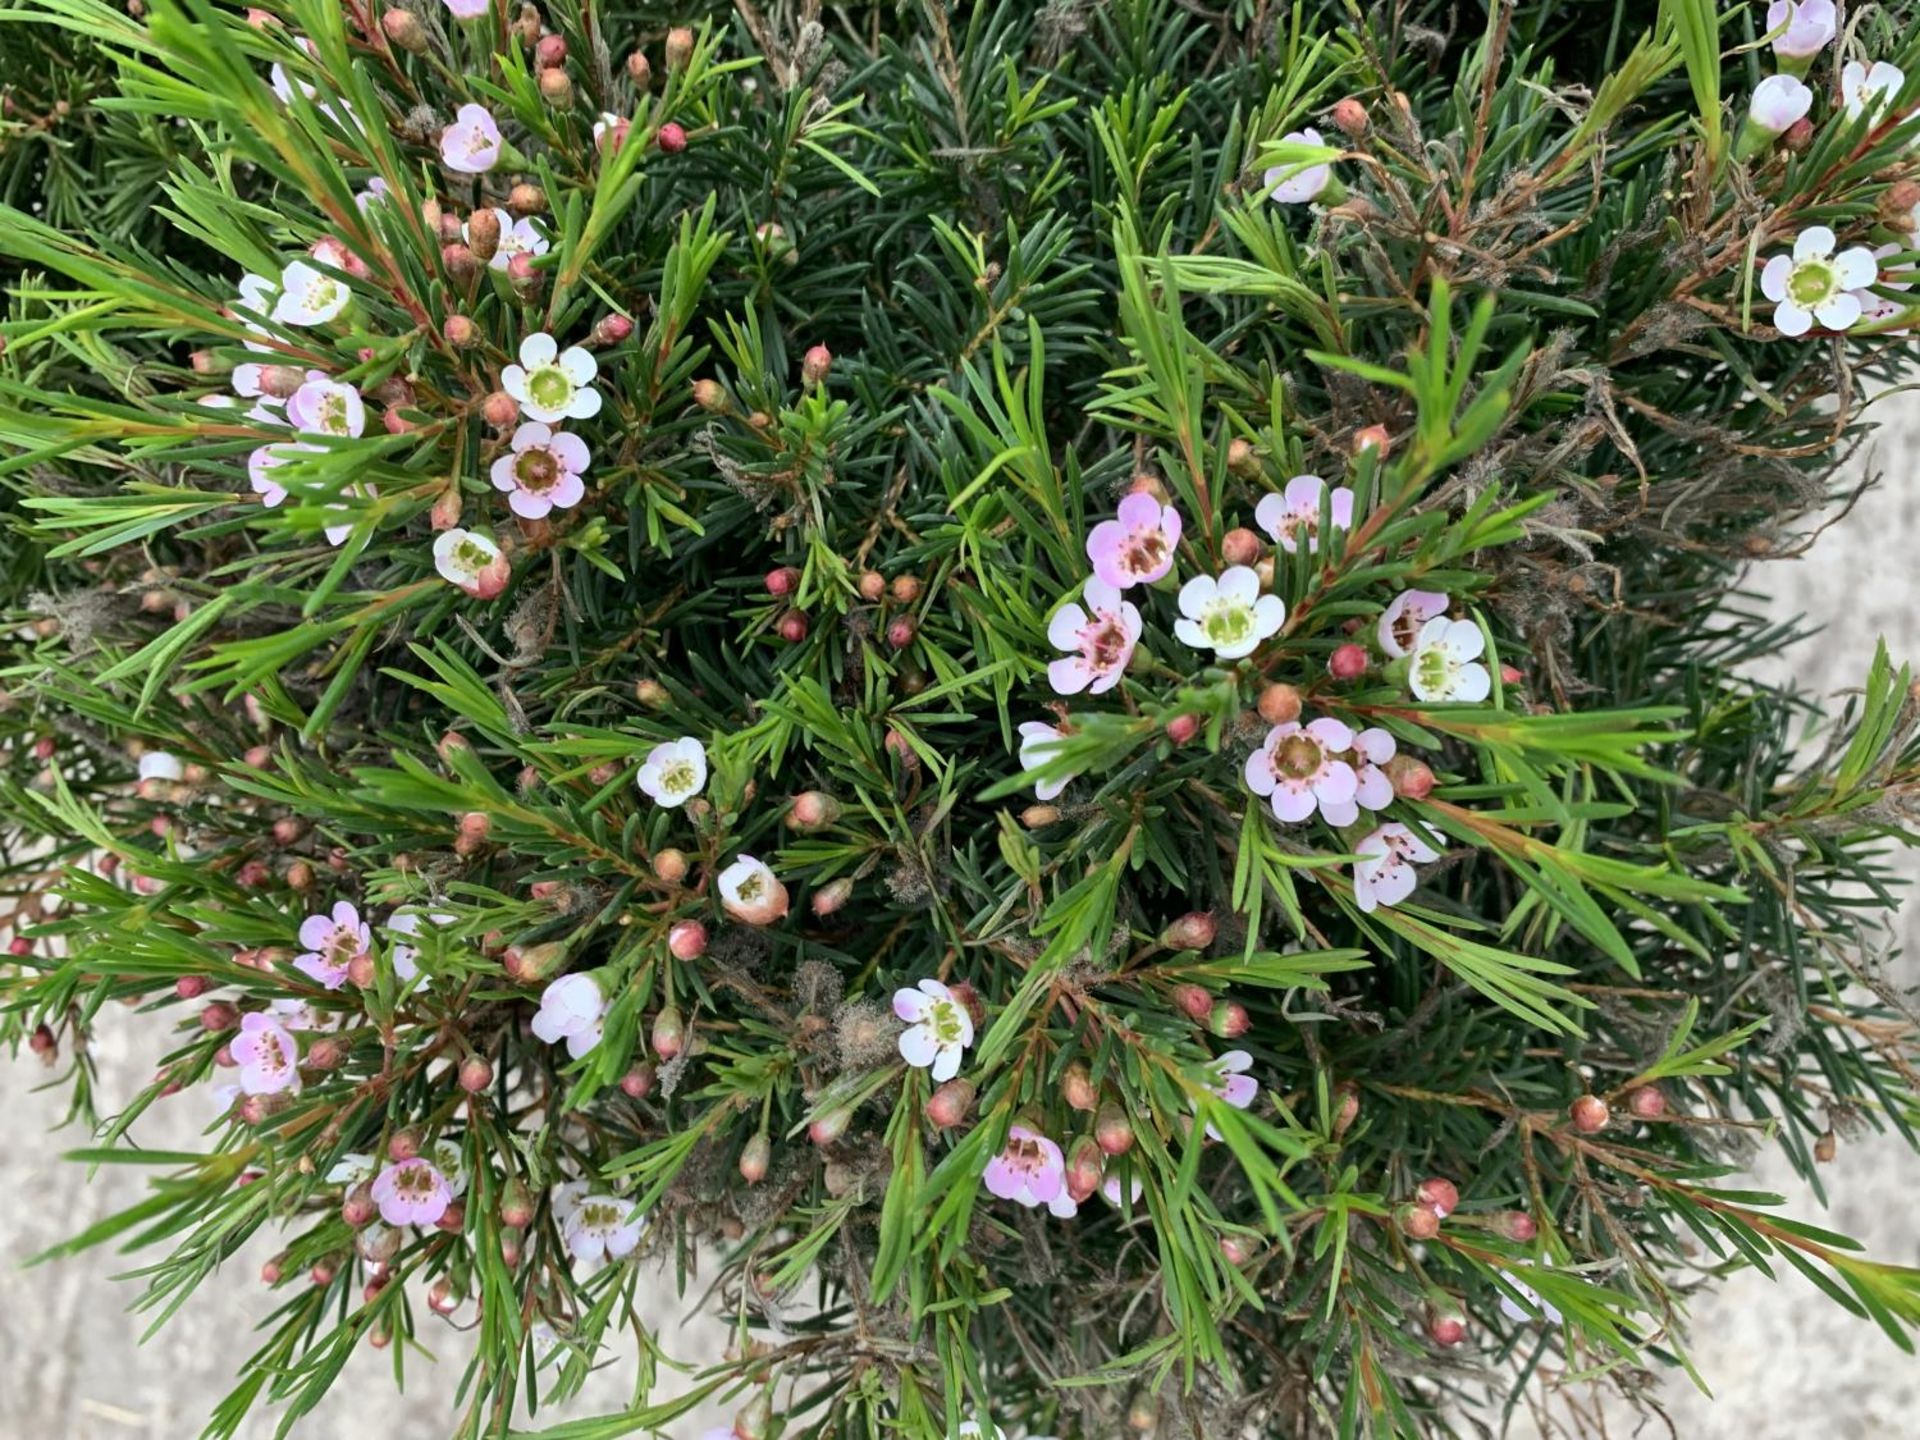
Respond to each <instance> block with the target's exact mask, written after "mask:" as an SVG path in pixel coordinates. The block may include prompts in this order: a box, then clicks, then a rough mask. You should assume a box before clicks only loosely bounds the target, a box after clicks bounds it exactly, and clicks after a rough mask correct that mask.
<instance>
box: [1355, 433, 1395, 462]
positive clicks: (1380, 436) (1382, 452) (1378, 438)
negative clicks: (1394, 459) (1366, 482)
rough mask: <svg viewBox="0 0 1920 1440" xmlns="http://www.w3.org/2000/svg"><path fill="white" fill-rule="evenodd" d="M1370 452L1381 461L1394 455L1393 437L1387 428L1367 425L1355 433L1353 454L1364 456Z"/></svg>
mask: <svg viewBox="0 0 1920 1440" xmlns="http://www.w3.org/2000/svg"><path fill="white" fill-rule="evenodd" d="M1369 450H1371V451H1373V453H1374V456H1375V458H1376V459H1380V460H1385V459H1386V458H1387V456H1388V455H1390V454H1392V453H1393V437H1392V436H1391V435H1389V434H1388V433H1387V427H1386V426H1384V425H1365V426H1362V427H1361V428H1360V429H1358V430H1356V431H1354V432H1353V453H1354V454H1355V455H1364V454H1366V452H1367V451H1369Z"/></svg>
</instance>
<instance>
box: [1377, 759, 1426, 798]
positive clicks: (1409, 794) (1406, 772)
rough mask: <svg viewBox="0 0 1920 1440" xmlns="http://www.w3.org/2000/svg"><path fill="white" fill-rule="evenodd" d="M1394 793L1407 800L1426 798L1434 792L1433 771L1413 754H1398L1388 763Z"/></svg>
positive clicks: (1387, 769)
mask: <svg viewBox="0 0 1920 1440" xmlns="http://www.w3.org/2000/svg"><path fill="white" fill-rule="evenodd" d="M1386 771H1387V779H1388V780H1390V781H1392V782H1393V793H1394V794H1396V795H1398V796H1400V797H1401V798H1402V799H1406V800H1424V799H1426V798H1427V797H1428V796H1429V795H1431V794H1432V793H1433V771H1431V770H1429V769H1428V768H1427V767H1426V765H1424V764H1423V763H1421V762H1420V761H1418V760H1416V759H1414V758H1413V757H1412V756H1411V755H1396V756H1394V757H1393V758H1392V759H1391V760H1389V761H1388V762H1387V764H1386Z"/></svg>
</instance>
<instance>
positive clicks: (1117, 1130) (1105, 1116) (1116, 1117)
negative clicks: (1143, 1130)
mask: <svg viewBox="0 0 1920 1440" xmlns="http://www.w3.org/2000/svg"><path fill="white" fill-rule="evenodd" d="M1093 1138H1094V1139H1095V1140H1097V1141H1098V1142H1099V1144H1100V1148H1101V1149H1102V1150H1104V1151H1106V1152H1107V1154H1109V1155H1124V1154H1126V1153H1127V1152H1128V1151H1129V1150H1131V1149H1132V1148H1133V1125H1132V1123H1131V1122H1130V1121H1129V1120H1128V1119H1127V1112H1126V1111H1125V1110H1123V1109H1121V1108H1120V1104H1119V1102H1118V1101H1116V1100H1108V1101H1105V1102H1104V1103H1103V1104H1102V1105H1101V1106H1100V1109H1099V1111H1098V1113H1096V1114H1095V1115H1094V1117H1093Z"/></svg>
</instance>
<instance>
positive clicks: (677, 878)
mask: <svg viewBox="0 0 1920 1440" xmlns="http://www.w3.org/2000/svg"><path fill="white" fill-rule="evenodd" d="M687 869H688V866H687V857H686V854H685V852H683V851H680V850H675V849H671V848H669V849H666V850H662V851H661V852H660V853H659V854H657V855H655V856H654V857H653V874H654V878H655V879H657V880H660V881H663V882H664V883H666V884H668V885H678V884H679V883H680V882H681V881H682V880H684V879H686V878H687ZM669 938H671V937H669Z"/></svg>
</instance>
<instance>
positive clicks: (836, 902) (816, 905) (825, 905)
mask: <svg viewBox="0 0 1920 1440" xmlns="http://www.w3.org/2000/svg"><path fill="white" fill-rule="evenodd" d="M852 895H853V881H852V880H850V879H848V878H847V877H846V876H844V875H842V876H841V877H840V878H839V879H838V880H831V881H828V882H827V883H826V884H825V885H822V886H821V887H820V888H819V889H818V890H816V891H814V892H813V899H812V901H811V902H810V903H811V905H812V906H813V913H814V914H815V915H818V916H820V917H821V918H822V919H825V918H826V917H827V916H829V915H832V914H833V913H835V912H836V911H838V910H839V909H840V908H841V907H842V906H844V905H845V904H846V903H847V901H848V900H849V899H850V898H852Z"/></svg>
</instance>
